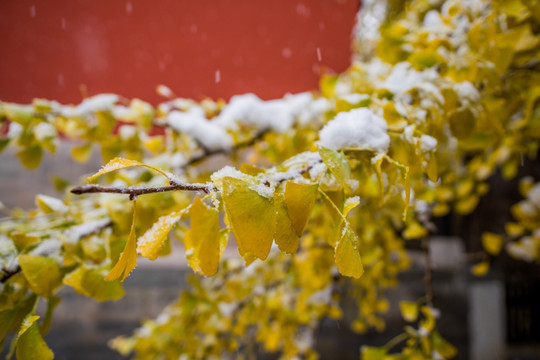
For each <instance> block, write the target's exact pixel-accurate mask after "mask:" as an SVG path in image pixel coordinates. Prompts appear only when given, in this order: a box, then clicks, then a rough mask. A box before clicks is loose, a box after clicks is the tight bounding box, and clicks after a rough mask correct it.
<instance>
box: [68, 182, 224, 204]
mask: <svg viewBox="0 0 540 360" xmlns="http://www.w3.org/2000/svg"><path fill="white" fill-rule="evenodd" d="M215 189H216V188H215V187H214V186H213V185H207V184H187V183H176V182H174V181H171V184H170V185H167V186H155V187H128V188H119V187H114V186H101V185H82V186H77V187H75V188H73V189H71V192H72V193H73V194H76V195H81V194H89V193H113V194H126V195H129V198H130V199H131V200H133V199H134V198H135V197H137V196H139V195H144V194H152V193H161V192H167V191H177V190H184V191H204V192H205V193H209V192H210V191H215Z"/></svg>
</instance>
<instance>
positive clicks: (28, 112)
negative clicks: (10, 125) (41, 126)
mask: <svg viewBox="0 0 540 360" xmlns="http://www.w3.org/2000/svg"><path fill="white" fill-rule="evenodd" d="M3 108H4V112H5V114H6V116H7V117H8V119H9V120H11V121H14V122H16V123H19V124H21V125H23V126H26V125H28V124H29V123H30V121H31V120H32V116H33V113H34V107H33V106H30V105H18V104H3Z"/></svg>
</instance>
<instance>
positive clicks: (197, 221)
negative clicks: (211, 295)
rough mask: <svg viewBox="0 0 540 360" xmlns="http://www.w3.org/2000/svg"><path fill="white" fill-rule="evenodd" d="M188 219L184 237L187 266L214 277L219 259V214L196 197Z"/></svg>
mask: <svg viewBox="0 0 540 360" xmlns="http://www.w3.org/2000/svg"><path fill="white" fill-rule="evenodd" d="M190 217H191V227H190V230H189V231H188V232H186V235H185V237H184V244H185V247H186V257H187V259H188V263H189V266H190V267H191V268H192V269H193V271H195V272H197V273H199V274H202V275H205V276H212V275H215V274H216V273H217V271H218V267H219V260H220V257H221V254H220V252H221V251H220V248H221V244H220V232H219V212H218V211H217V210H216V209H214V208H209V207H208V206H206V205H205V204H204V203H203V202H202V201H201V199H200V198H199V197H196V198H195V201H194V202H193V205H191V210H190Z"/></svg>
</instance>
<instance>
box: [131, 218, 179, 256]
mask: <svg viewBox="0 0 540 360" xmlns="http://www.w3.org/2000/svg"><path fill="white" fill-rule="evenodd" d="M181 216H182V214H181V213H178V212H172V213H170V214H168V215H164V216H161V217H160V218H159V219H158V221H156V222H155V223H154V225H152V227H151V228H150V229H148V230H147V231H146V232H145V233H144V235H143V236H141V237H140V238H139V240H138V241H137V244H138V245H137V251H138V252H139V254H141V255H142V256H144V257H146V258H148V259H150V260H155V259H157V257H158V255H159V253H160V251H161V248H162V247H163V243H164V242H165V240H166V239H167V236H168V235H169V232H170V231H171V229H172V228H173V226H174V225H175V224H176V223H177V222H178V220H180V218H181Z"/></svg>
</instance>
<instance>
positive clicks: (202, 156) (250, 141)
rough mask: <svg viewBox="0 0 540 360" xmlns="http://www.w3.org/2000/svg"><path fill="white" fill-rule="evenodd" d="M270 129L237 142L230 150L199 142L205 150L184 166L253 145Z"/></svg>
mask: <svg viewBox="0 0 540 360" xmlns="http://www.w3.org/2000/svg"><path fill="white" fill-rule="evenodd" d="M269 131H270V129H264V130H262V131H260V132H258V133H257V134H255V135H254V136H253V137H252V138H250V139H248V140H246V141H242V142H239V143H238V144H236V145H235V146H234V147H233V148H232V149H230V150H229V149H216V150H209V149H207V148H205V147H204V146H202V145H201V144H199V145H200V146H201V147H202V148H203V152H202V153H201V154H199V155H196V156H193V157H192V158H191V159H189V160H188V161H187V162H186V163H185V164H184V165H183V166H184V167H186V166H191V165H193V164H195V163H198V162H199V161H202V160H205V159H206V158H207V157H210V156H213V155H218V154H228V153H230V152H231V151H234V150H239V149H242V148H245V147H249V146H252V145H254V144H255V143H256V142H257V141H259V140H261V139H262V138H263V136H264V135H266V134H267V133H268V132H269Z"/></svg>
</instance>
